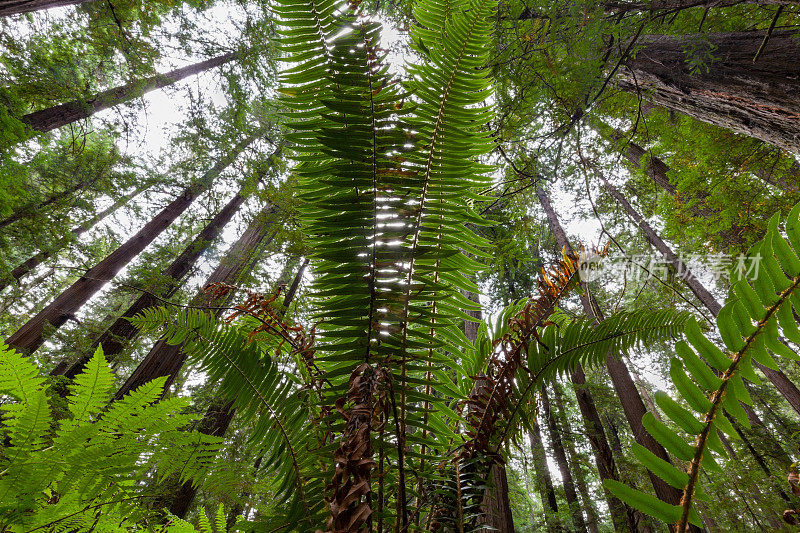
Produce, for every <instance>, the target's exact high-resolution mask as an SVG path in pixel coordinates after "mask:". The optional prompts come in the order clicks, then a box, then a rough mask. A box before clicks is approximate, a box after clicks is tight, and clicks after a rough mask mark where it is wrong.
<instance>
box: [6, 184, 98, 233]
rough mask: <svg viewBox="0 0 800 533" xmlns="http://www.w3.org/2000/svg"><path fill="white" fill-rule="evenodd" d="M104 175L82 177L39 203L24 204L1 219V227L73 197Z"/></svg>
mask: <svg viewBox="0 0 800 533" xmlns="http://www.w3.org/2000/svg"><path fill="white" fill-rule="evenodd" d="M104 177H105V173H100V174H98V175H97V176H94V177H93V178H91V179H82V180H80V181H78V182H77V183H75V184H73V185H71V186H69V187H67V188H66V189H64V190H63V191H59V192H57V193H54V194H51V195H50V196H49V197H48V198H46V199H45V200H42V201H41V202H39V203H36V204H28V205H25V206H22V207H20V208H18V209H16V210H15V211H14V212H12V213H11V214H10V215H8V216H7V217H5V218H3V219H2V220H0V228H5V227H6V226H8V225H10V224H12V223H14V222H16V221H17V220H22V219H23V218H25V217H28V216H31V215H32V214H35V213H38V212H40V211H43V210H44V209H45V208H47V207H50V206H51V205H52V204H54V203H56V202H58V201H59V200H64V199H65V198H71V197H72V196H73V195H74V194H75V193H76V192H79V191H82V190H84V189H87V188H89V187H91V186H92V185H94V184H95V183H97V182H98V181H99V180H100V179H101V178H104Z"/></svg>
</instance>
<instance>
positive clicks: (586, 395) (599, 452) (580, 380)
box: [536, 187, 637, 532]
mask: <svg viewBox="0 0 800 533" xmlns="http://www.w3.org/2000/svg"><path fill="white" fill-rule="evenodd" d="M540 192H541V194H540ZM536 194H537V196H538V197H539V199H540V201H541V202H542V206H543V208H544V209H545V211H546V212H547V213H548V221H549V220H551V217H552V220H555V221H557V220H558V219H557V218H555V211H553V208H552V206H551V205H550V199H549V198H548V197H547V195H546V194H544V191H542V190H541V189H540V188H538V187H537V190H536ZM559 228H560V226H559ZM554 233H555V234H556V240H557V241H558V244H559V246H561V247H564V244H563V243H566V244H567V245H569V243H568V242H567V241H566V236H565V235H564V236H563V238H561V235H562V234H563V231H562V234H559V233H558V232H554ZM559 239H560V240H559ZM562 241H563V243H562ZM570 380H571V381H572V386H573V388H574V390H575V397H576V399H577V400H578V407H579V408H580V411H581V417H582V418H583V424H584V428H585V430H586V436H587V438H588V439H589V442H590V443H591V445H592V454H593V455H594V459H595V464H596V465H597V472H598V474H599V475H600V479H601V480H602V479H613V480H615V481H619V479H620V478H619V473H618V472H617V465H616V463H615V461H614V454H613V452H612V450H611V445H610V444H609V443H608V439H607V438H606V434H605V431H604V430H603V423H602V421H601V420H600V414H599V413H598V411H597V405H596V404H595V401H594V398H593V397H592V394H591V392H590V391H589V388H588V386H587V384H586V374H585V373H584V371H583V367H582V366H581V365H580V364H577V365H575V368H574V369H573V370H572V371H571V372H570ZM603 493H604V494H605V497H606V502H607V503H608V508H609V512H610V513H611V520H612V522H613V523H614V529H615V530H617V531H631V532H635V531H637V525H636V524H637V520H636V517H635V515H634V512H633V510H632V509H631V508H630V507H628V506H627V505H625V504H624V503H623V502H622V501H621V500H619V499H618V498H617V497H615V496H614V495H613V494H611V493H610V492H609V491H608V490H606V489H605V487H604V488H603Z"/></svg>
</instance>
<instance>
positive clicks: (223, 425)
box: [169, 259, 308, 527]
mask: <svg viewBox="0 0 800 533" xmlns="http://www.w3.org/2000/svg"><path fill="white" fill-rule="evenodd" d="M307 265H308V259H305V260H304V261H303V264H302V265H301V266H300V269H299V270H298V271H297V274H296V275H295V277H294V281H293V282H292V285H291V286H290V287H289V290H288V292H287V293H286V296H284V298H283V307H282V308H280V309H278V316H279V317H283V316H284V315H285V314H286V310H287V309H289V306H290V305H291V303H292V300H294V296H295V294H297V289H298V287H299V286H300V281H301V280H302V279H303V274H304V273H305V270H306V266H307ZM235 412H236V409H235V408H234V407H233V401H228V400H226V399H224V398H216V399H215V400H213V401H212V402H211V406H209V408H208V410H207V411H206V413H205V415H203V419H202V420H201V421H200V427H199V431H200V433H205V434H206V435H213V436H216V437H224V436H225V432H227V431H228V427H229V426H230V423H231V421H232V420H233V415H234V414H235ZM263 457H264V455H263V454H262V455H259V457H258V459H256V463H255V469H256V470H258V468H259V466H260V465H261V460H262V458H263ZM196 494H197V486H196V485H195V484H194V483H192V480H187V481H186V482H184V483H183V484H182V485H181V486H180V487H179V488H178V490H177V491H176V493H175V495H174V497H173V498H172V502H171V503H170V504H169V512H171V513H172V514H174V515H175V516H178V517H180V518H185V517H186V513H188V512H189V506H190V505H191V504H192V501H194V497H195V495H196ZM244 497H245V498H246V497H247V495H245V496H244ZM239 513H241V509H240V510H239ZM235 516H236V515H234V518H233V523H235V521H236V518H235ZM228 522H229V523H230V522H231V518H230V517H228ZM233 523H231V524H230V525H233ZM229 527H230V526H229Z"/></svg>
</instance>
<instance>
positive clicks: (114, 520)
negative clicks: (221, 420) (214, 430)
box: [0, 347, 219, 531]
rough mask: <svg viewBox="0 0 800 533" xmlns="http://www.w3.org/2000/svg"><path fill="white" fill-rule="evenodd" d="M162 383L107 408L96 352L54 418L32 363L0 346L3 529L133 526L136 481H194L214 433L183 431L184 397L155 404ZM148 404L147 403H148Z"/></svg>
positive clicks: (211, 449)
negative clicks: (62, 414)
mask: <svg viewBox="0 0 800 533" xmlns="http://www.w3.org/2000/svg"><path fill="white" fill-rule="evenodd" d="M163 381H164V380H163V379H159V380H155V381H152V382H150V383H147V384H145V385H142V386H141V387H140V388H138V389H136V390H135V391H133V392H132V393H131V394H130V395H128V396H126V397H124V398H123V399H121V400H120V401H117V402H114V403H111V404H109V399H110V397H111V392H112V390H113V386H114V380H113V375H112V374H111V371H110V370H109V368H108V366H107V364H106V360H105V357H104V356H103V353H102V351H100V350H98V351H97V353H95V355H94V357H93V358H92V359H91V361H90V362H89V363H88V365H87V367H86V369H85V371H84V372H83V373H81V374H79V375H78V376H77V377H76V379H75V383H74V384H73V385H72V386H71V387H70V394H69V396H68V397H67V411H68V413H66V416H65V418H62V419H61V420H58V421H54V419H53V416H52V413H51V409H52V407H51V405H50V403H49V402H48V396H47V388H48V384H47V381H46V379H45V378H43V377H42V376H40V375H39V370H38V368H37V367H36V365H35V364H34V363H33V362H32V361H31V360H30V359H27V358H24V357H22V356H21V355H19V354H18V353H17V352H15V351H13V350H9V349H7V348H5V347H3V348H2V350H0V393H2V394H4V395H5V396H6V397H7V398H8V401H7V402H6V403H5V404H4V405H3V411H4V420H3V426H2V435H3V438H4V439H5V443H6V444H5V446H4V448H3V450H2V455H1V456H0V467H2V474H0V521H1V522H2V524H3V527H4V528H5V529H8V530H10V531H29V530H34V529H35V530H39V529H41V530H45V531H88V530H91V529H94V528H101V529H108V530H118V529H127V528H131V527H135V524H136V523H137V522H140V521H142V520H144V519H145V518H146V517H147V514H148V510H147V506H146V505H144V503H145V500H144V499H145V498H146V486H145V485H144V484H143V482H144V481H145V480H147V479H149V478H151V477H152V475H153V474H152V472H153V471H154V470H155V471H157V472H158V476H159V479H163V478H164V477H165V476H168V475H177V476H178V477H179V478H180V479H181V480H187V479H191V478H193V477H196V476H197V477H200V476H202V475H203V473H204V472H205V470H206V469H207V467H208V465H209V464H210V462H211V461H212V460H213V457H214V454H215V453H216V450H217V448H218V446H219V439H216V438H213V437H208V436H206V435H202V434H200V433H196V432H190V431H185V430H184V429H183V428H185V427H186V426H187V425H188V424H189V423H191V422H192V421H193V420H195V419H196V417H194V416H192V415H187V414H183V413H182V412H181V411H182V409H183V408H184V407H186V405H187V403H188V399H186V398H172V399H168V400H164V401H160V402H157V400H158V399H159V397H160V395H161V390H162V387H163ZM156 402H157V403H156Z"/></svg>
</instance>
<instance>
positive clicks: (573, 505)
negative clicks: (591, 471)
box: [541, 387, 586, 533]
mask: <svg viewBox="0 0 800 533" xmlns="http://www.w3.org/2000/svg"><path fill="white" fill-rule="evenodd" d="M541 398H542V414H543V415H544V419H545V420H546V421H547V429H548V432H549V433H550V444H552V446H553V456H554V457H555V460H556V464H557V465H558V471H559V472H561V482H562V483H563V485H564V494H566V496H567V506H568V507H569V514H570V516H571V517H572V525H573V530H574V531H576V532H578V533H580V532H584V533H585V532H586V523H585V522H584V520H583V511H582V510H581V502H580V500H578V493H577V492H576V491H575V481H574V480H573V479H572V472H570V469H569V463H568V462H567V454H566V452H565V451H564V443H563V442H562V441H561V431H562V430H561V428H559V427H558V423H557V422H556V417H555V415H554V414H553V410H552V409H551V408H550V398H549V396H548V394H547V387H542V393H541Z"/></svg>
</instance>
